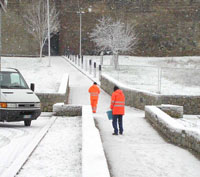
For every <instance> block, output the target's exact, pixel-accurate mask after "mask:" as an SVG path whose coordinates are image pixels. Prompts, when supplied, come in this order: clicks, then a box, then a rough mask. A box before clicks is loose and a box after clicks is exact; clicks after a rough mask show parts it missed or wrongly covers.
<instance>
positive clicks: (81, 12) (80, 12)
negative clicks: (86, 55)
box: [77, 9, 85, 58]
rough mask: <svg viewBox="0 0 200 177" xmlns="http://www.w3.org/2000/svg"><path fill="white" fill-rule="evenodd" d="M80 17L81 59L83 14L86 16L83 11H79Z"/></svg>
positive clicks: (80, 51) (80, 49) (80, 53)
mask: <svg viewBox="0 0 200 177" xmlns="http://www.w3.org/2000/svg"><path fill="white" fill-rule="evenodd" d="M77 13H78V14H79V15H80V40H79V45H80V46H79V55H80V58H82V14H84V13H85V12H84V11H81V9H79V11H78V12H77Z"/></svg>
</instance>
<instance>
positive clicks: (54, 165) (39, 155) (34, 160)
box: [17, 117, 82, 177]
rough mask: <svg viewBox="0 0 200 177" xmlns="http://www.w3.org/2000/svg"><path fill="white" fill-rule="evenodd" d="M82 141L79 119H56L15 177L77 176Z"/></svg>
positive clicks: (78, 176)
mask: <svg viewBox="0 0 200 177" xmlns="http://www.w3.org/2000/svg"><path fill="white" fill-rule="evenodd" d="M81 142H82V139H81V118H80V117H70V118H69V117H59V118H57V119H56V122H55V123H54V125H53V126H52V128H51V129H50V130H49V132H48V134H47V135H46V136H45V138H44V139H43V140H42V142H41V143H40V145H39V146H38V147H37V149H36V150H35V151H34V153H33V154H32V156H31V158H30V159H29V160H28V161H27V163H26V164H25V165H24V167H23V168H22V169H21V171H20V173H19V174H18V175H17V177H35V176H37V177H50V176H51V177H80V176H81V146H82V143H81Z"/></svg>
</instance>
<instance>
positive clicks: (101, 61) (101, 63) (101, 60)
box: [100, 54, 103, 66]
mask: <svg viewBox="0 0 200 177" xmlns="http://www.w3.org/2000/svg"><path fill="white" fill-rule="evenodd" d="M100 65H101V66H102V65H103V54H101V56H100Z"/></svg>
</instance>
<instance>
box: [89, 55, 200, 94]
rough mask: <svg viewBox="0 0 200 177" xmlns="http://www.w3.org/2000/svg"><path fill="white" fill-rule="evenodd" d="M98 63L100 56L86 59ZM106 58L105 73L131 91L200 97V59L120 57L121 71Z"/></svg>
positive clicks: (104, 63)
mask: <svg viewBox="0 0 200 177" xmlns="http://www.w3.org/2000/svg"><path fill="white" fill-rule="evenodd" d="M85 58H86V59H88V60H89V59H92V61H93V62H96V63H97V64H99V63H100V56H92V57H91V56H87V57H85ZM111 58H112V56H108V55H107V56H104V62H103V72H104V73H106V74H108V75H110V76H112V77H113V78H115V79H117V80H119V81H120V82H122V83H124V84H126V85H128V86H129V87H131V88H136V89H141V90H148V91H151V92H156V93H162V94H169V95H172V94H173V95H200V89H199V88H200V57H166V58H163V57H162V58H160V57H132V56H119V70H118V71H116V70H114V69H113V67H112V66H110V59H111Z"/></svg>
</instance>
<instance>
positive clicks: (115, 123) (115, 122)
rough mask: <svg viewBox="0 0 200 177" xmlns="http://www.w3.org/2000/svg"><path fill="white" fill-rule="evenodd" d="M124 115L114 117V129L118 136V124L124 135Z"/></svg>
mask: <svg viewBox="0 0 200 177" xmlns="http://www.w3.org/2000/svg"><path fill="white" fill-rule="evenodd" d="M122 118H123V115H113V120H112V125H113V128H114V133H116V134H118V127H117V122H118V125H119V132H120V133H123V119H122Z"/></svg>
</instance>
